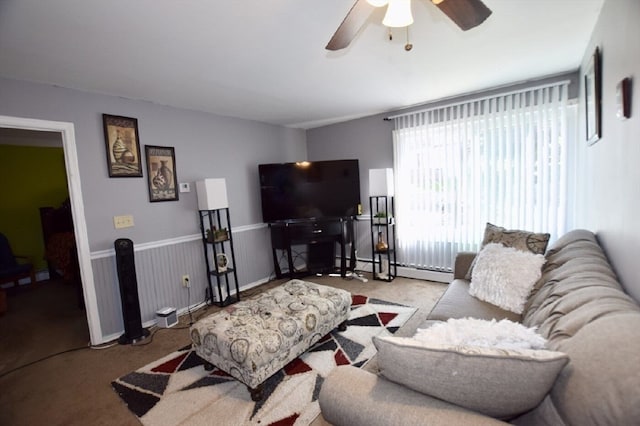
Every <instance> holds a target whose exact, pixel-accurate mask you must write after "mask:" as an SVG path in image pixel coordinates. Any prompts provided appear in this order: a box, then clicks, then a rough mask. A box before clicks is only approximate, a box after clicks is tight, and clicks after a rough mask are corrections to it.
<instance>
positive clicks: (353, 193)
mask: <svg viewBox="0 0 640 426" xmlns="http://www.w3.org/2000/svg"><path fill="white" fill-rule="evenodd" d="M258 172H259V175H260V195H261V198H262V219H263V220H264V221H265V222H281V221H293V220H302V219H322V218H340V217H349V216H355V215H356V214H358V206H359V204H360V170H359V167H358V160H333V161H304V162H299V163H279V164H260V165H258Z"/></svg>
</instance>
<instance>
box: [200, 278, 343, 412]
mask: <svg viewBox="0 0 640 426" xmlns="http://www.w3.org/2000/svg"><path fill="white" fill-rule="evenodd" d="M350 308H351V294H350V293H349V292H347V291H344V290H340V289H336V288H332V287H327V286H323V285H319V284H315V283H311V282H308V281H301V280H291V281H288V282H286V283H284V284H282V285H281V286H279V287H276V288H273V289H271V290H268V291H266V292H264V293H261V294H259V295H256V296H255V297H253V298H251V299H248V300H245V301H241V302H238V303H236V304H235V305H231V306H229V307H227V308H225V309H224V310H222V311H220V312H217V313H215V314H212V315H210V316H208V317H206V318H203V319H201V320H200V321H198V322H196V323H195V324H194V325H193V326H192V327H191V340H192V342H193V346H194V349H195V352H196V354H198V355H199V356H200V357H201V358H202V359H204V360H205V361H206V364H205V368H207V369H208V370H210V369H213V366H214V365H215V366H216V367H218V368H220V369H221V370H223V371H225V372H227V373H228V374H230V375H231V376H233V377H235V378H236V379H238V380H239V381H241V382H242V383H244V384H245V385H247V387H248V388H249V391H250V392H251V398H252V399H253V400H254V401H259V400H260V399H262V383H263V382H264V381H265V380H266V379H268V378H269V377H271V376H272V375H273V374H274V373H276V372H277V371H278V370H280V369H281V368H282V367H284V366H285V365H287V364H288V363H289V362H290V361H292V360H294V359H295V358H296V357H298V356H299V355H300V354H302V353H303V352H304V351H306V350H307V349H308V348H310V347H311V346H312V345H313V344H314V343H316V342H317V341H318V340H320V339H321V338H322V337H324V336H325V335H327V334H328V333H329V332H330V331H331V330H333V329H334V328H336V327H338V326H339V327H340V329H341V330H344V329H345V328H346V320H347V318H348V316H349V311H350Z"/></svg>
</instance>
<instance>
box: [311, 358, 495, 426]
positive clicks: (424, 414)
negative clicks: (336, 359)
mask: <svg viewBox="0 0 640 426" xmlns="http://www.w3.org/2000/svg"><path fill="white" fill-rule="evenodd" d="M318 403H319V404H320V409H321V410H322V417H323V418H324V420H326V421H327V422H329V423H330V424H332V425H348V426H388V425H403V426H404V425H415V426H418V425H425V424H427V422H428V424H429V426H451V425H474V426H490V425H506V423H503V422H501V421H499V420H496V419H493V418H491V417H487V416H484V415H482V414H480V413H478V412H475V411H471V410H467V409H465V408H462V407H460V406H457V405H454V404H451V403H448V402H446V401H442V400H440V399H437V398H433V397H431V396H429V395H425V394H423V393H420V392H416V391H413V390H411V389H408V388H406V387H405V386H402V385H399V384H397V383H393V382H390V381H389V380H385V379H384V378H383V377H380V376H378V375H376V374H371V373H369V372H367V371H363V370H362V369H360V368H356V367H353V366H350V365H344V366H339V367H337V368H335V369H333V370H332V371H331V373H330V374H329V376H328V377H327V378H326V379H325V381H324V383H323V384H322V389H321V390H320V395H319V396H318ZM427 419H428V420H427ZM315 423H322V424H325V422H317V421H315V422H314V424H315Z"/></svg>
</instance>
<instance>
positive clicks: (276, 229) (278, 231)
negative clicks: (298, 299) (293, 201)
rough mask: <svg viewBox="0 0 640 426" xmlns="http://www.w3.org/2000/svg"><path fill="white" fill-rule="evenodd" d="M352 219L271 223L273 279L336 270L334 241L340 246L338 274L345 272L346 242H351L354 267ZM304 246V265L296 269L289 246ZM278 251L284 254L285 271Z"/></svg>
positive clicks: (341, 274)
mask: <svg viewBox="0 0 640 426" xmlns="http://www.w3.org/2000/svg"><path fill="white" fill-rule="evenodd" d="M353 220H354V219H353V218H352V217H348V218H331V219H311V220H302V221H286V222H273V223H270V224H269V228H270V229H271V251H272V253H273V266H274V269H275V273H276V278H283V277H289V278H300V277H304V276H308V275H312V274H328V273H332V272H334V270H335V267H334V263H335V258H336V243H337V244H339V245H340V276H342V277H345V276H346V275H347V253H346V245H347V244H349V243H350V244H351V250H350V255H349V258H350V265H349V267H350V269H351V270H353V269H354V268H355V260H356V257H355V244H354V242H353ZM297 245H304V246H306V248H307V258H306V263H307V268H306V269H305V270H302V271H296V270H295V268H294V265H293V252H292V247H293V246H297ZM278 250H284V251H285V253H286V256H287V266H288V270H287V271H286V272H283V271H282V269H281V268H280V262H279V261H278V253H277V251H278Z"/></svg>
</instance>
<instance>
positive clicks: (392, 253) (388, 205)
mask: <svg viewBox="0 0 640 426" xmlns="http://www.w3.org/2000/svg"><path fill="white" fill-rule="evenodd" d="M369 211H370V212H371V261H372V272H373V279H374V280H378V281H393V279H394V278H395V277H397V276H398V264H397V262H396V228H395V208H394V204H393V197H390V196H386V195H380V196H374V197H369ZM378 213H381V214H382V215H383V217H375V216H376V215H377V214H378ZM379 238H382V239H383V240H384V241H385V242H386V243H387V248H386V249H385V250H378V249H377V248H376V246H377V243H378V239H379ZM385 264H386V268H385ZM385 269H386V270H385Z"/></svg>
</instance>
